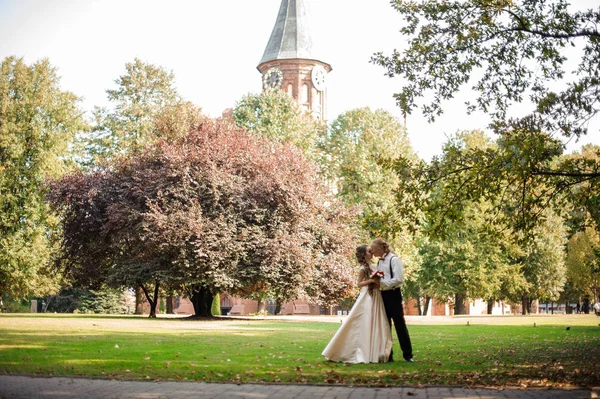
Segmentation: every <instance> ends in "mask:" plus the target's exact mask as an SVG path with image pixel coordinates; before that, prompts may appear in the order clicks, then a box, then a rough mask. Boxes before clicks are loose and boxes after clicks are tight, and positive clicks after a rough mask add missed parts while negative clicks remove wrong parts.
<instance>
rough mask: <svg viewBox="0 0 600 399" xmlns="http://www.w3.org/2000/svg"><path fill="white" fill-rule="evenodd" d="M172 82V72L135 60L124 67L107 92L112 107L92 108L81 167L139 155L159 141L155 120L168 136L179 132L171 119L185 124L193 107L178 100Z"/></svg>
mask: <svg viewBox="0 0 600 399" xmlns="http://www.w3.org/2000/svg"><path fill="white" fill-rule="evenodd" d="M174 80H175V76H174V75H173V73H172V72H169V71H167V70H165V69H164V68H162V67H160V66H156V65H153V64H150V63H147V62H144V61H142V60H140V59H138V58H136V59H134V61H133V62H130V63H127V64H125V74H124V75H122V76H120V77H119V78H118V79H116V80H115V84H116V88H114V89H109V90H106V94H107V97H108V101H109V103H110V105H111V106H110V107H96V108H95V110H94V113H93V114H94V127H93V129H92V131H91V132H90V134H88V135H86V136H84V137H83V138H82V140H81V141H80V145H81V146H82V147H83V149H82V150H83V156H84V159H83V163H84V164H96V163H98V161H99V160H101V159H106V158H111V157H113V156H115V155H117V154H124V153H128V152H135V151H140V150H141V149H143V148H144V147H145V146H146V145H148V144H149V143H152V142H153V141H155V140H157V139H158V138H159V130H157V119H160V120H162V121H163V123H169V125H170V126H171V128H172V129H171V133H173V132H178V130H177V123H176V122H175V119H174V116H175V115H177V116H178V118H179V120H180V121H186V120H188V119H189V118H190V115H193V114H194V113H193V112H192V113H190V110H191V109H193V108H194V107H193V106H192V105H191V104H189V103H187V102H184V101H183V100H182V99H181V97H180V95H179V93H178V92H177V90H176V89H175V82H174ZM160 132H161V133H165V131H164V130H161V131H160ZM179 133H180V132H179ZM185 133H187V131H185Z"/></svg>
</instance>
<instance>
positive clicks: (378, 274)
mask: <svg viewBox="0 0 600 399" xmlns="http://www.w3.org/2000/svg"><path fill="white" fill-rule="evenodd" d="M383 276H384V274H383V272H382V271H381V270H375V271H374V272H373V274H371V278H383Z"/></svg>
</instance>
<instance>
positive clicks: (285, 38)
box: [259, 0, 319, 65]
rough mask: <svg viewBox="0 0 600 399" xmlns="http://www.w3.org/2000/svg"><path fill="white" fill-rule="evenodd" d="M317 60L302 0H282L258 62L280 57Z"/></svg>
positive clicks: (304, 3)
mask: <svg viewBox="0 0 600 399" xmlns="http://www.w3.org/2000/svg"><path fill="white" fill-rule="evenodd" d="M294 58H300V59H308V60H317V61H319V60H318V59H317V58H315V55H314V54H313V45H312V38H311V32H310V21H309V17H308V15H307V9H306V2H305V1H304V0H282V1H281V7H279V13H278V14H277V21H276V22H275V27H273V32H272V33H271V38H270V39H269V43H268V44H267V48H266V49H265V52H264V54H263V57H262V59H261V60H260V64H259V65H262V64H264V63H265V62H269V61H274V60H282V59H294Z"/></svg>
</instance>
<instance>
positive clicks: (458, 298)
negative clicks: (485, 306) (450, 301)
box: [454, 294, 467, 315]
mask: <svg viewBox="0 0 600 399" xmlns="http://www.w3.org/2000/svg"><path fill="white" fill-rule="evenodd" d="M454 314H455V315H457V314H467V307H466V306H465V296H464V295H462V294H456V295H455V296H454Z"/></svg>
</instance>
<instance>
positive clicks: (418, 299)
mask: <svg viewBox="0 0 600 399" xmlns="http://www.w3.org/2000/svg"><path fill="white" fill-rule="evenodd" d="M422 300H423V297H422V296H421V295H419V296H417V312H418V314H419V316H423V306H421V301H422Z"/></svg>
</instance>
